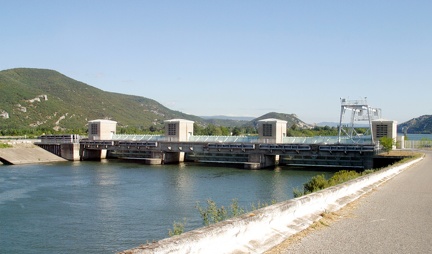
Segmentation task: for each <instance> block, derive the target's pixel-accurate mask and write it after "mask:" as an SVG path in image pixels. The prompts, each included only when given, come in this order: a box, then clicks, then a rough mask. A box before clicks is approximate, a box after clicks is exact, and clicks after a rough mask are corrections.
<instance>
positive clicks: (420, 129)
mask: <svg viewBox="0 0 432 254" xmlns="http://www.w3.org/2000/svg"><path fill="white" fill-rule="evenodd" d="M405 131H406V132H407V133H410V134H431V133H432V115H424V116H420V117H417V118H413V119H411V120H409V121H407V122H404V123H402V124H399V125H398V132H401V133H404V132H405Z"/></svg>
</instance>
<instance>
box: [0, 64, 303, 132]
mask: <svg viewBox="0 0 432 254" xmlns="http://www.w3.org/2000/svg"><path fill="white" fill-rule="evenodd" d="M175 118H181V119H187V120H191V121H194V122H195V124H196V134H203V135H222V134H223V135H231V134H232V135H243V134H251V133H256V130H255V127H256V126H257V122H258V120H261V119H266V118H276V119H280V120H286V121H287V122H288V127H289V128H292V129H295V128H306V129H310V128H311V126H310V125H308V124H306V123H304V122H303V121H301V120H300V119H298V118H297V116H296V115H294V114H284V113H275V112H272V113H268V114H266V115H263V116H261V117H259V118H256V119H254V120H252V121H247V120H244V119H241V120H239V119H221V118H220V117H216V118H215V119H211V118H210V119H203V118H201V117H198V116H194V115H188V114H184V113H182V112H179V111H174V110H171V109H168V108H166V107H164V106H163V105H161V104H160V103H158V102H156V101H155V100H152V99H148V98H145V97H140V96H134V95H125V94H118V93H112V92H106V91H103V90H101V89H98V88H95V87H92V86H90V85H87V84H85V83H82V82H79V81H77V80H74V79H72V78H69V77H66V76H65V75H63V74H61V73H59V72H57V71H53V70H47V69H30V68H19V69H10V70H4V71H0V135H20V134H31V133H36V134H37V133H58V132H66V133H82V132H85V130H86V129H87V127H86V124H87V122H88V121H89V120H95V119H110V120H114V121H117V122H118V125H117V126H118V127H117V132H118V133H122V132H123V133H142V132H146V133H148V132H149V131H150V132H157V131H161V130H163V126H164V121H165V120H169V119H175Z"/></svg>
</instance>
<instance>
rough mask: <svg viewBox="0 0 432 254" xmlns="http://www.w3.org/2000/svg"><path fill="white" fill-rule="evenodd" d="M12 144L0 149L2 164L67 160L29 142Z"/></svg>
mask: <svg viewBox="0 0 432 254" xmlns="http://www.w3.org/2000/svg"><path fill="white" fill-rule="evenodd" d="M12 145H13V147H12V148H1V149H0V161H1V162H2V163H3V164H12V165H17V164H32V163H46V162H59V161H67V160H65V159H63V158H61V157H59V156H57V155H55V154H52V153H50V152H48V151H46V150H44V149H42V148H40V147H38V146H35V145H33V144H31V143H19V144H12Z"/></svg>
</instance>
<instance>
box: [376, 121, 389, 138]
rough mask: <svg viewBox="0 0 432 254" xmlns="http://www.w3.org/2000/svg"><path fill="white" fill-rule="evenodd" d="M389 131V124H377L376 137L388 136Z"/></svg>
mask: <svg viewBox="0 0 432 254" xmlns="http://www.w3.org/2000/svg"><path fill="white" fill-rule="evenodd" d="M387 133H388V126H387V125H385V124H377V126H376V137H377V138H382V137H387Z"/></svg>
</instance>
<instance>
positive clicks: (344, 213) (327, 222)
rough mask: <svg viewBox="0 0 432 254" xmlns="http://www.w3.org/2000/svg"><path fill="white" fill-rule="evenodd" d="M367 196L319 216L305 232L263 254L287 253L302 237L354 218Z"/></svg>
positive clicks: (291, 237)
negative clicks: (356, 210)
mask: <svg viewBox="0 0 432 254" xmlns="http://www.w3.org/2000/svg"><path fill="white" fill-rule="evenodd" d="M369 194H370V192H369V193H368V194H366V195H364V196H362V197H360V198H359V199H357V200H355V201H353V202H351V203H349V204H347V205H346V206H344V207H342V208H341V209H339V210H338V211H335V212H331V213H323V214H321V216H322V218H321V219H320V220H318V221H316V222H314V223H313V224H312V225H311V226H310V227H308V228H306V229H305V230H303V231H301V232H299V233H297V234H294V235H292V236H290V237H289V238H288V239H286V240H285V241H283V242H282V243H281V244H279V245H277V246H275V247H274V248H272V249H270V250H268V251H266V252H265V254H280V253H287V249H288V247H289V246H290V245H292V244H296V243H298V242H300V241H301V240H302V239H303V238H304V237H306V236H308V235H309V234H311V233H313V232H315V231H318V230H322V229H325V228H327V227H331V225H332V224H333V223H335V222H337V221H339V220H341V219H345V218H350V217H351V218H352V217H353V216H354V213H353V211H354V210H355V209H356V208H357V206H358V202H359V200H361V199H362V198H364V197H366V196H368V195H369Z"/></svg>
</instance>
